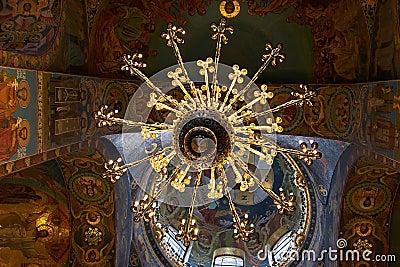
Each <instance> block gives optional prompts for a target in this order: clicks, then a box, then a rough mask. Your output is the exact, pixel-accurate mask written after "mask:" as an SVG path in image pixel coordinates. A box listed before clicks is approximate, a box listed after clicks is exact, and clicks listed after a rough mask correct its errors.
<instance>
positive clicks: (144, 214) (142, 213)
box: [131, 164, 182, 222]
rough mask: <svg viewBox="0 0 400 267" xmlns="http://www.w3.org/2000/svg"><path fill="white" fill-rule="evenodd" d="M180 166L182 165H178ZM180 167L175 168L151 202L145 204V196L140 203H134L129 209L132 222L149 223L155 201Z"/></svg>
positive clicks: (146, 197)
mask: <svg viewBox="0 0 400 267" xmlns="http://www.w3.org/2000/svg"><path fill="white" fill-rule="evenodd" d="M180 166H182V164H180ZM180 166H178V167H176V168H175V169H174V171H173V172H172V174H171V175H170V177H169V178H168V180H166V181H165V182H164V183H163V184H162V186H161V187H160V188H159V189H158V191H157V193H156V194H155V195H154V196H153V197H152V199H151V201H150V202H148V203H147V199H148V198H149V197H148V195H147V194H146V195H145V196H144V198H143V199H142V200H140V201H135V202H134V204H133V205H132V207H131V211H132V213H133V220H134V221H135V222H139V221H140V219H142V218H143V219H144V220H145V221H146V222H149V221H150V220H151V218H152V217H153V216H154V209H155V207H156V205H155V204H154V203H155V201H157V200H158V198H159V197H160V195H161V193H162V192H163V191H164V190H165V188H167V186H168V184H169V183H170V182H171V181H172V180H173V179H174V178H175V176H176V174H177V173H178V171H179V168H180Z"/></svg>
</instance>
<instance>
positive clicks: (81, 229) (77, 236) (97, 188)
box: [58, 150, 115, 267]
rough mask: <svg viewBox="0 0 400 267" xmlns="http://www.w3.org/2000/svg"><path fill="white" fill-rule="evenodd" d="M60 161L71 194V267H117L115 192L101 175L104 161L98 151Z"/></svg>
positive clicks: (68, 156)
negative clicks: (115, 259) (115, 261)
mask: <svg viewBox="0 0 400 267" xmlns="http://www.w3.org/2000/svg"><path fill="white" fill-rule="evenodd" d="M58 160H59V163H60V166H61V169H62V171H63V173H64V177H65V181H66V185H67V188H68V190H69V194H70V206H71V219H72V222H71V233H72V234H71V238H72V245H71V249H72V252H71V259H70V265H69V266H79V267H81V266H102V267H107V266H114V258H113V257H114V249H115V240H114V238H115V225H114V220H115V218H114V193H113V188H112V185H111V183H110V182H109V181H107V180H106V179H103V178H102V177H101V176H100V175H99V173H102V172H104V168H103V164H104V159H103V158H102V157H101V155H100V154H99V153H98V152H96V151H94V150H83V151H81V152H79V153H74V154H70V155H67V156H63V157H61V158H59V159H58Z"/></svg>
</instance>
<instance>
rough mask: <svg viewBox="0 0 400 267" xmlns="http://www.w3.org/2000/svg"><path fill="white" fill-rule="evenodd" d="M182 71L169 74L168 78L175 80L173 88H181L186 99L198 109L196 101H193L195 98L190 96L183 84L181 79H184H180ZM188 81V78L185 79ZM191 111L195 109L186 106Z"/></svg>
mask: <svg viewBox="0 0 400 267" xmlns="http://www.w3.org/2000/svg"><path fill="white" fill-rule="evenodd" d="M180 72H181V70H178V69H177V70H176V72H172V71H171V72H168V74H167V76H168V78H171V79H173V82H172V85H173V86H177V85H178V86H179V88H180V89H181V90H182V92H183V93H184V94H185V98H187V99H188V100H190V102H192V104H193V106H194V108H196V101H195V100H194V99H193V97H192V96H191V95H190V94H189V92H188V91H187V90H186V88H185V86H184V85H183V84H182V82H181V79H182V77H179V74H180ZM184 79H186V78H184ZM186 106H187V107H188V108H189V109H190V110H193V108H192V107H191V106H189V105H186Z"/></svg>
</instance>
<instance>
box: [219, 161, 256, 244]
mask: <svg viewBox="0 0 400 267" xmlns="http://www.w3.org/2000/svg"><path fill="white" fill-rule="evenodd" d="M218 171H219V173H220V176H221V177H222V181H223V185H224V188H225V193H226V197H227V198H228V203H229V208H230V210H231V213H232V217H233V225H232V226H233V228H234V230H233V235H232V237H233V238H234V239H238V238H242V239H243V241H245V242H247V241H249V240H250V238H249V234H252V233H254V231H255V228H254V225H253V224H250V225H249V219H248V214H247V213H245V214H244V219H243V221H241V219H240V217H239V214H238V213H237V210H236V207H235V205H234V204H233V200H232V196H231V193H230V191H229V188H228V179H227V177H226V174H225V170H224V168H223V167H221V168H218ZM247 226H249V228H248V229H247Z"/></svg>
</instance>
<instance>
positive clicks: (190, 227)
mask: <svg viewBox="0 0 400 267" xmlns="http://www.w3.org/2000/svg"><path fill="white" fill-rule="evenodd" d="M202 175H203V171H202V170H200V171H199V172H198V173H197V179H196V182H195V186H194V189H193V194H192V201H191V203H190V208H189V211H188V216H187V218H186V219H185V218H183V219H182V222H181V224H180V225H179V227H178V230H179V232H178V234H176V235H175V238H176V240H178V241H179V240H182V241H183V244H184V245H185V246H186V247H188V246H189V245H190V241H196V240H197V239H198V233H199V228H197V226H196V219H194V218H193V211H194V203H195V201H196V194H197V189H198V187H199V186H200V181H201V177H202Z"/></svg>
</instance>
